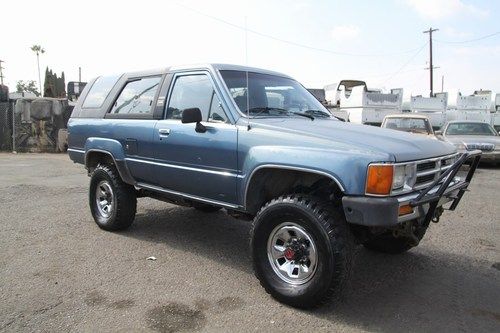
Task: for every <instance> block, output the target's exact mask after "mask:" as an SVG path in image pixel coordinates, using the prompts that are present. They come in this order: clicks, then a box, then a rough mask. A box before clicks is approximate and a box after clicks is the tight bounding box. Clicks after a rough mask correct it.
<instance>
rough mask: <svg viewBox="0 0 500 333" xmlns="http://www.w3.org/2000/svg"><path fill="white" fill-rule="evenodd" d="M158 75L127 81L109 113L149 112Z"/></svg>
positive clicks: (158, 80)
mask: <svg viewBox="0 0 500 333" xmlns="http://www.w3.org/2000/svg"><path fill="white" fill-rule="evenodd" d="M160 79H161V78H160V77H159V76H157V77H147V78H142V79H138V80H134V81H130V82H128V83H127V84H126V85H125V87H124V88H123V90H122V91H121V93H120V95H119V96H118V98H117V99H116V101H115V104H113V108H112V109H111V111H110V113H111V114H147V113H151V110H152V105H153V101H154V98H155V95H156V90H158V86H159V84H160Z"/></svg>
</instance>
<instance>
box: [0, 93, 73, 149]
mask: <svg viewBox="0 0 500 333" xmlns="http://www.w3.org/2000/svg"><path fill="white" fill-rule="evenodd" d="M72 110H73V107H72V106H69V105H68V103H67V100H60V99H42V98H40V99H35V100H30V99H18V100H16V101H10V102H2V103H0V150H1V151H17V152H63V151H65V150H66V147H67V131H66V126H67V123H68V119H69V117H70V115H71V111H72Z"/></svg>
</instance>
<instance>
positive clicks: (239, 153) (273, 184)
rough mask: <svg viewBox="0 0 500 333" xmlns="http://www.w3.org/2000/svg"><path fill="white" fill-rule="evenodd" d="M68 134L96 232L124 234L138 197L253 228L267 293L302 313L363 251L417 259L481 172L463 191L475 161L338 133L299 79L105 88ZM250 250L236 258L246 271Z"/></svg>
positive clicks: (210, 74) (166, 81) (195, 76)
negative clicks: (429, 234)
mask: <svg viewBox="0 0 500 333" xmlns="http://www.w3.org/2000/svg"><path fill="white" fill-rule="evenodd" d="M68 130H69V138H68V144H69V147H68V152H69V156H70V158H71V159H72V160H73V161H74V162H77V163H81V164H84V165H85V167H86V168H87V170H88V173H89V176H90V177H91V179H90V188H89V205H90V211H91V213H92V216H93V218H94V220H95V222H96V223H97V225H98V226H99V227H100V228H102V229H104V230H121V229H125V228H127V227H129V226H130V225H131V224H132V222H133V221H134V217H135V213H136V206H137V198H138V197H152V198H156V199H161V200H165V201H169V202H172V203H175V204H178V205H184V206H192V207H194V208H196V209H198V210H200V211H204V212H214V211H217V210H220V209H221V208H225V210H226V212H227V213H229V214H230V215H232V216H234V217H238V218H243V219H250V220H253V222H252V223H253V225H252V228H251V241H250V243H251V253H252V256H253V267H254V270H255V274H256V276H257V278H258V279H259V280H260V282H261V284H262V285H263V287H264V288H265V290H266V291H267V292H268V293H270V294H271V295H272V296H273V297H275V298H276V299H278V300H279V301H281V302H284V303H286V304H290V305H292V306H297V307H311V306H315V305H318V304H322V303H324V302H326V301H328V300H329V299H331V298H332V297H335V296H337V295H338V294H339V293H340V292H341V291H342V289H343V288H344V286H345V282H346V281H347V280H348V277H349V272H351V269H350V268H351V265H352V257H353V254H354V244H355V242H359V243H362V244H364V246H366V247H367V248H369V249H371V250H373V251H379V252H385V253H401V252H405V251H407V250H409V249H410V248H412V247H414V246H416V245H417V244H418V243H419V241H420V239H422V237H423V236H424V233H425V231H426V229H427V227H428V226H429V222H430V221H431V220H434V221H437V220H438V219H439V217H440V215H441V214H442V212H443V209H442V205H443V204H445V203H451V207H450V209H452V210H453V209H455V207H456V206H457V204H458V202H459V201H460V199H461V197H462V195H463V194H464V191H465V190H466V189H467V186H468V185H469V182H470V180H471V178H472V175H473V173H474V170H475V168H471V169H470V171H469V173H468V176H467V178H466V179H462V178H459V177H457V176H456V175H457V172H458V170H459V168H460V166H461V165H462V164H463V163H464V161H465V160H466V159H473V160H474V162H473V165H476V164H477V162H478V160H479V158H480V156H479V154H480V152H467V153H466V154H464V155H462V156H461V157H460V158H458V156H457V152H456V149H455V148H454V147H453V146H452V145H449V144H446V143H444V142H440V141H436V142H435V141H430V140H429V139H427V138H425V137H417V136H414V135H411V134H408V133H401V132H397V131H390V130H387V129H381V128H377V127H371V126H363V125H355V124H349V123H346V122H341V121H338V120H337V119H335V118H333V117H331V115H330V114H329V113H328V111H327V110H326V109H325V108H324V107H323V105H321V103H320V102H318V101H317V100H316V99H315V98H314V96H313V95H311V94H310V93H309V92H308V91H307V90H306V89H305V88H304V87H303V86H302V85H301V84H299V83H298V82H297V81H295V80H294V79H292V78H291V77H289V76H287V75H284V74H280V73H276V72H272V71H268V70H262V69H255V68H249V67H242V66H235V65H220V64H215V65H200V66H183V67H169V68H166V69H162V70H156V71H144V72H136V73H125V74H123V75H118V76H110V77H106V76H102V77H98V78H97V79H94V80H92V81H91V82H90V83H89V84H88V85H87V86H86V87H85V89H84V91H83V92H82V95H81V97H80V99H79V100H78V104H77V105H76V107H75V109H74V111H73V114H72V117H71V119H70V121H69V126H68ZM431 142H432V144H429V143H431ZM227 237H232V236H231V235H227ZM207 242H209V240H208V239H207ZM246 248H247V247H246V246H245V245H242V246H241V248H237V249H236V248H235V251H239V252H240V253H241V255H242V257H244V256H246V253H247V252H246ZM103 251H104V250H103ZM168 274H175V268H174V270H172V269H170V270H169V272H168Z"/></svg>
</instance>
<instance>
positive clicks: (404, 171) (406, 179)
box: [392, 163, 417, 190]
mask: <svg viewBox="0 0 500 333" xmlns="http://www.w3.org/2000/svg"><path fill="white" fill-rule="evenodd" d="M416 174H417V167H416V165H415V164H414V163H412V164H403V165H396V166H394V180H393V182H392V189H393V190H398V189H401V188H403V187H404V186H406V187H410V188H411V187H413V185H415V180H416Z"/></svg>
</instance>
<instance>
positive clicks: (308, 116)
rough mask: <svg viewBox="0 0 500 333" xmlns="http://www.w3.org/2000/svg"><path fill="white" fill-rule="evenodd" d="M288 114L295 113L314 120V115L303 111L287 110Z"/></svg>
mask: <svg viewBox="0 0 500 333" xmlns="http://www.w3.org/2000/svg"><path fill="white" fill-rule="evenodd" d="M289 114H296V115H297V116H301V117H306V118H309V119H311V120H314V117H313V116H312V115H310V114H307V113H303V112H289Z"/></svg>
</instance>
